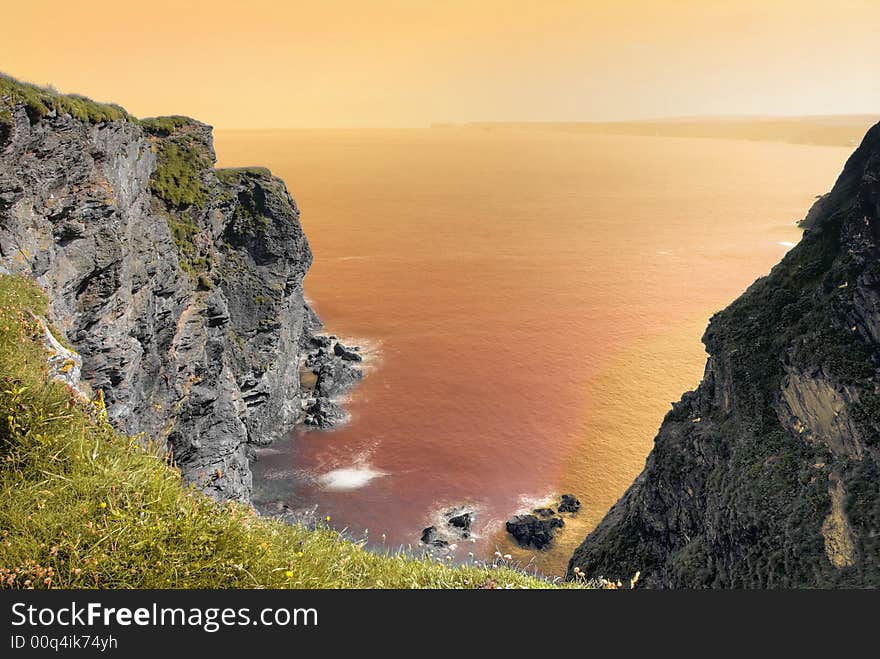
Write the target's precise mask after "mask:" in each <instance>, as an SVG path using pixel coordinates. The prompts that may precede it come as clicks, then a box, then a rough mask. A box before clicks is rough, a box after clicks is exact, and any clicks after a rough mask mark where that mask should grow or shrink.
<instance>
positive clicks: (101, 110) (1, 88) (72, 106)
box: [0, 73, 132, 123]
mask: <svg viewBox="0 0 880 659" xmlns="http://www.w3.org/2000/svg"><path fill="white" fill-rule="evenodd" d="M17 103H23V104H24V106H25V108H26V109H27V112H28V114H29V115H30V116H31V117H32V118H37V117H42V116H44V115H46V114H49V112H51V111H54V112H56V113H58V114H64V113H67V114H69V115H70V116H72V117H74V118H76V119H79V120H80V121H85V122H87V123H101V122H104V121H129V120H131V119H132V117H131V116H130V115H129V114H128V112H126V111H125V110H124V109H123V108H121V107H119V106H118V105H113V104H110V103H98V102H97V101H93V100H92V99H90V98H86V97H85V96H79V95H77V94H61V93H59V92H58V91H56V90H54V89H50V88H48V87H39V86H37V85H32V84H30V83H27V82H20V81H19V80H16V79H15V78H13V77H11V76H8V75H6V74H3V73H0V106H3V107H2V110H4V111H5V112H3V113H0V121H4V120H5V121H8V119H9V114H8V113H9V107H10V106H12V105H14V104H17Z"/></svg>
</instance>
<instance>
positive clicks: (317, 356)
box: [306, 348, 332, 373]
mask: <svg viewBox="0 0 880 659" xmlns="http://www.w3.org/2000/svg"><path fill="white" fill-rule="evenodd" d="M330 359H332V357H331V355H330V353H329V352H327V350H326V349H325V348H318V349H317V350H314V351H312V352H310V353H309V354H308V355H307V356H306V367H307V368H310V369H312V371H314V372H315V373H317V372H318V369H320V368H321V366H323V365H324V364H325V363H327V362H328V361H329V360H330Z"/></svg>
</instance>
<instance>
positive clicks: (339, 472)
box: [318, 465, 388, 492]
mask: <svg viewBox="0 0 880 659" xmlns="http://www.w3.org/2000/svg"><path fill="white" fill-rule="evenodd" d="M387 475H388V474H387V473H386V472H384V471H379V470H378V469H374V468H373V467H371V466H370V465H353V466H351V467H341V468H339V469H333V470H332V471H328V472H327V473H326V474H321V475H320V476H318V483H320V485H321V487H322V488H323V489H325V490H330V491H334V492H343V491H346V490H356V489H358V488H360V487H364V486H365V485H366V484H367V483H369V482H370V481H372V480H374V479H376V478H379V477H380V476H387Z"/></svg>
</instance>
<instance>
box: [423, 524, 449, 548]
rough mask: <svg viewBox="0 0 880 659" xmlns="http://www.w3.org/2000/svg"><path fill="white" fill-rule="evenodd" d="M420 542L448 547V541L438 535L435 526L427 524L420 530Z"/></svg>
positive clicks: (431, 545) (432, 545)
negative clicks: (426, 526)
mask: <svg viewBox="0 0 880 659" xmlns="http://www.w3.org/2000/svg"><path fill="white" fill-rule="evenodd" d="M421 541H422V544H424V545H428V546H429V547H448V546H449V543H448V542H447V541H446V540H444V539H443V538H441V537H440V533H439V532H438V531H437V527H436V526H429V527H428V528H426V529H424V530H423V531H422V538H421Z"/></svg>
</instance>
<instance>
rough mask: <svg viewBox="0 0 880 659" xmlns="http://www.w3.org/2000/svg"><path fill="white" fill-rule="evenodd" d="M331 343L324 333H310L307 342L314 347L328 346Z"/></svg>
mask: <svg viewBox="0 0 880 659" xmlns="http://www.w3.org/2000/svg"><path fill="white" fill-rule="evenodd" d="M332 343H333V342H332V341H331V340H330V337H329V336H326V335H324V334H312V335H311V336H310V337H309V344H310V345H311V346H312V347H314V348H329V347H330V345H331V344H332Z"/></svg>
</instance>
